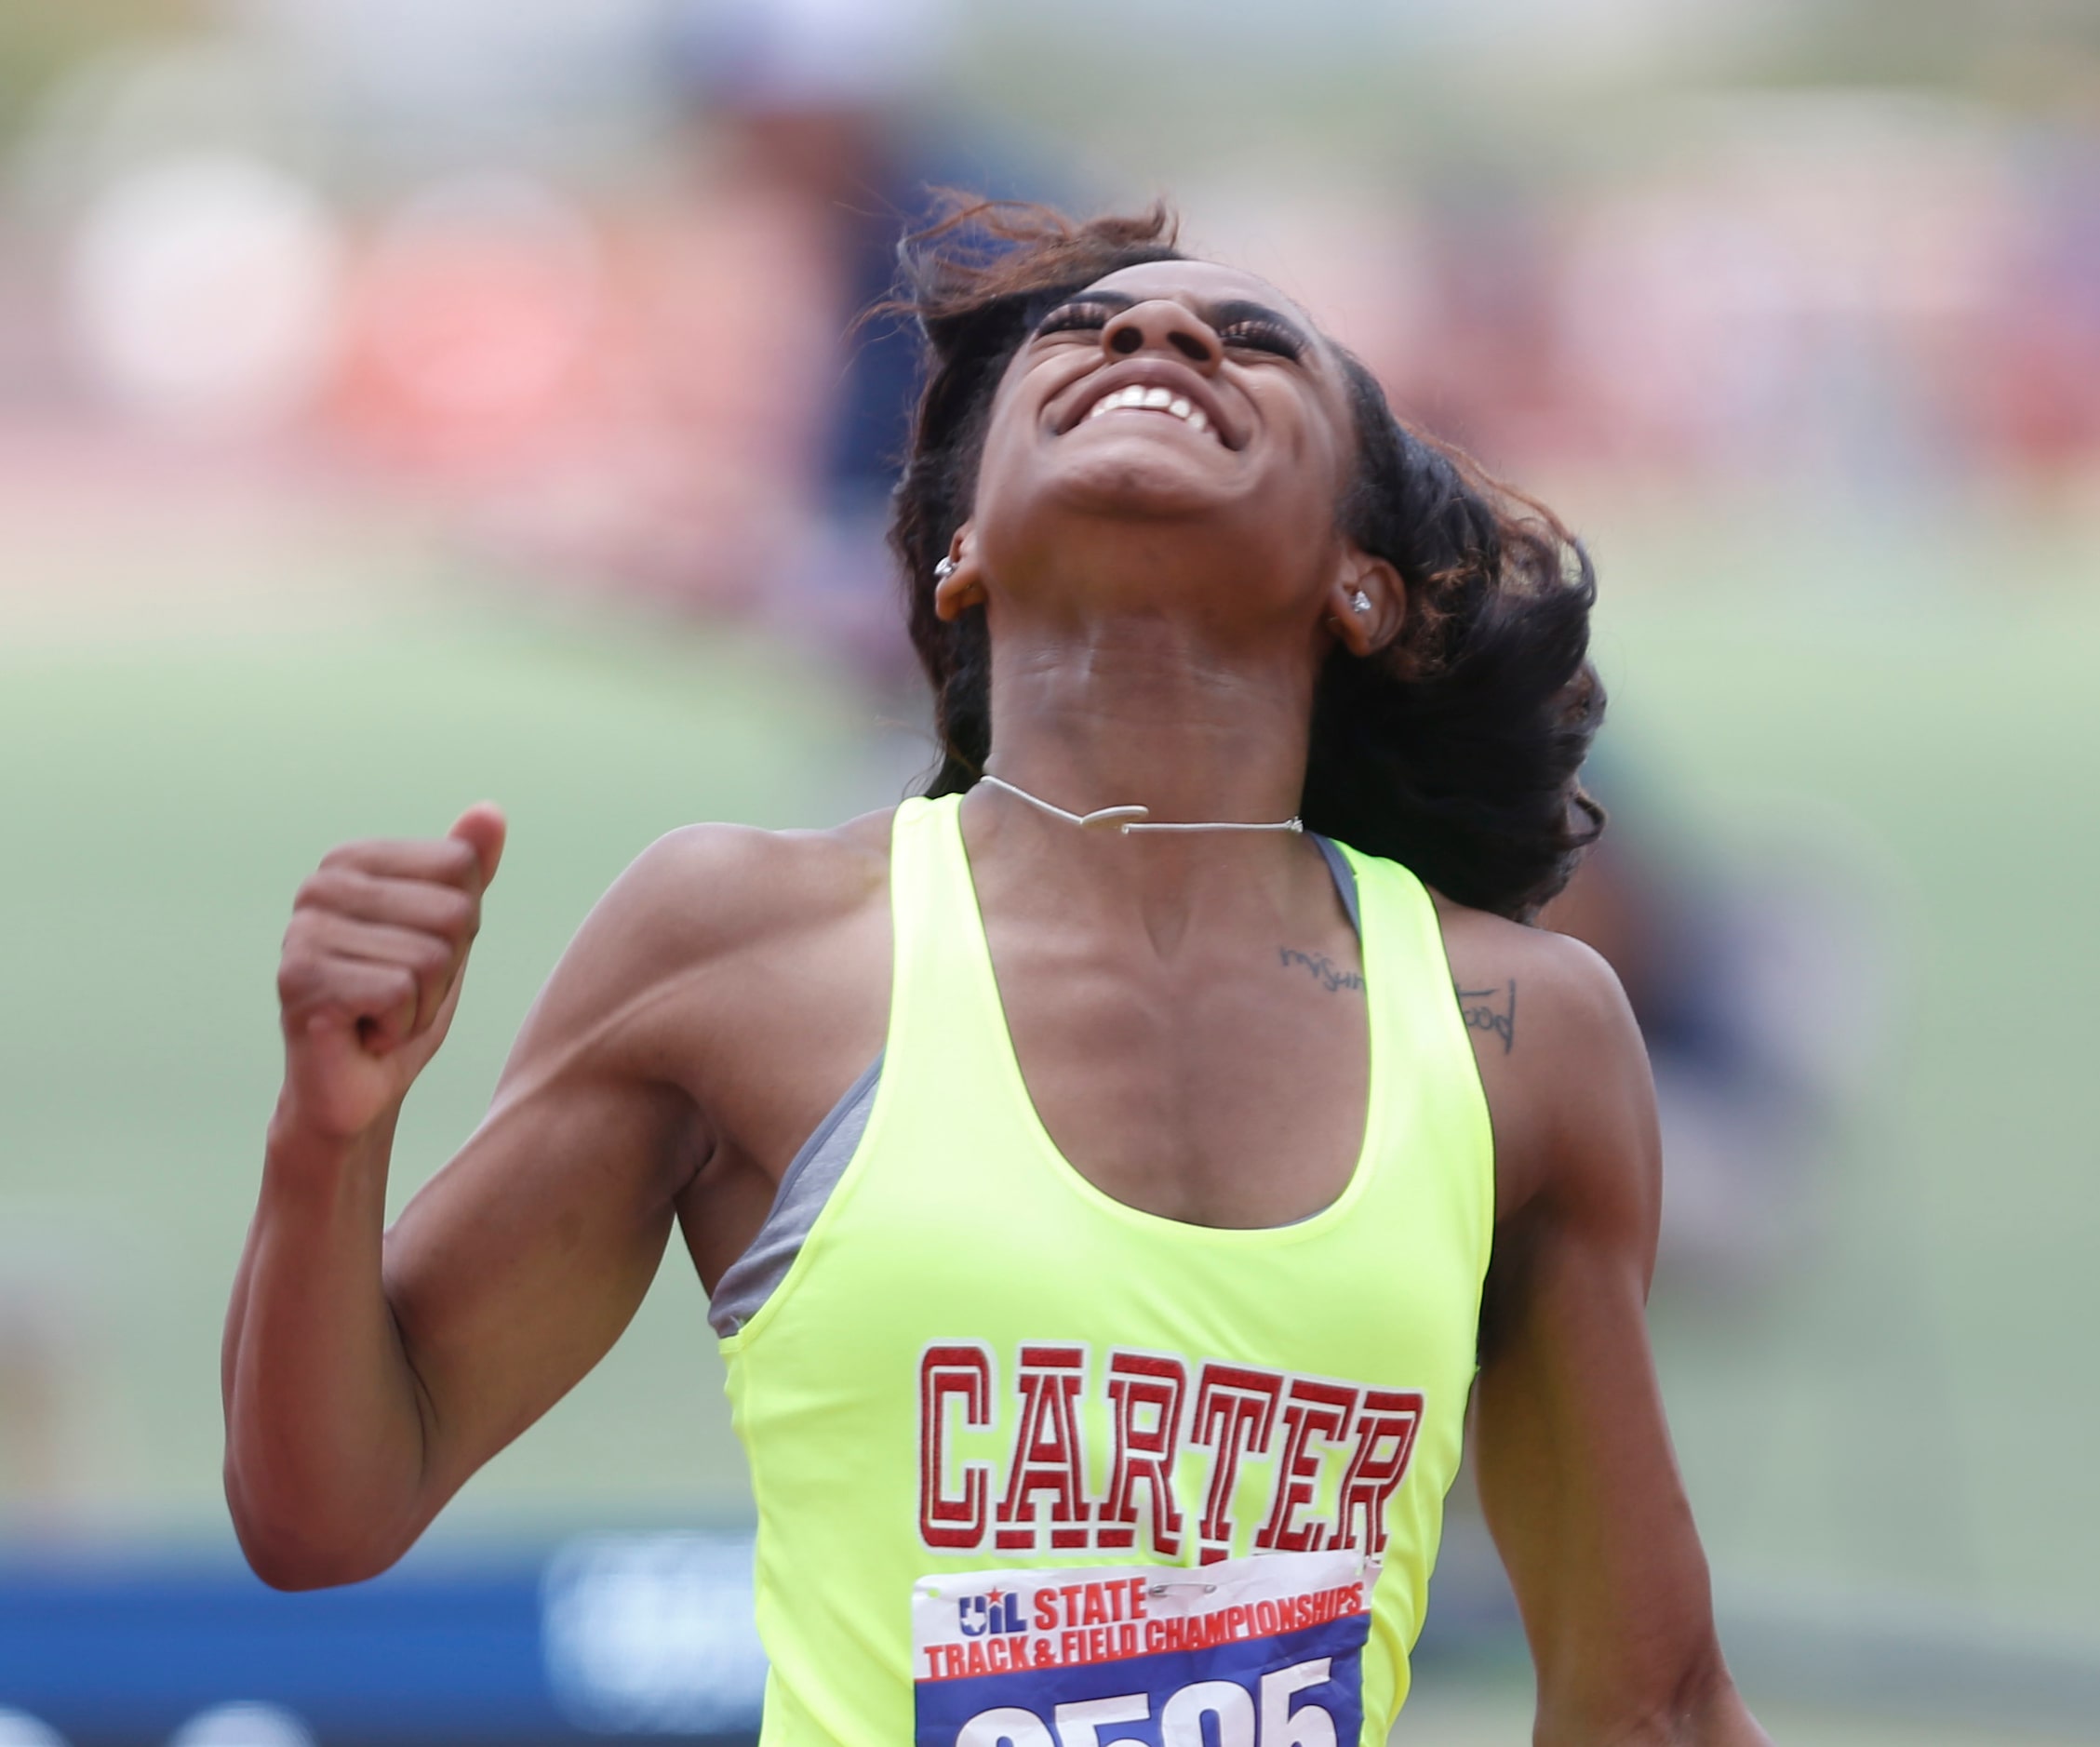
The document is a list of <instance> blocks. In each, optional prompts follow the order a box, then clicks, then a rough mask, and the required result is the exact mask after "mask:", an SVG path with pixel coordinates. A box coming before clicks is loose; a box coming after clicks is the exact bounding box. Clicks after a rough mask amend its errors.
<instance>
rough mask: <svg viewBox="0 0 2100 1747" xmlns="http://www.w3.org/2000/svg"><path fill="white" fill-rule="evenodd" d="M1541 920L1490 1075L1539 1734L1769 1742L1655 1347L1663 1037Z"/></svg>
mask: <svg viewBox="0 0 2100 1747" xmlns="http://www.w3.org/2000/svg"><path fill="white" fill-rule="evenodd" d="M1526 932H1527V933H1528V934H1529V937H1530V938H1529V939H1527V940H1522V941H1520V942H1518V941H1511V942H1510V943H1509V950H1512V951H1515V952H1517V953H1518V954H1520V955H1521V958H1522V960H1523V969H1522V971H1521V972H1520V973H1519V981H1520V984H1521V986H1522V988H1523V998H1524V1003H1525V1019H1526V1026H1527V1030H1526V1032H1525V1033H1524V1034H1523V1035H1522V1036H1521V1038H1520V1040H1519V1041H1518V1043H1517V1044H1516V1046H1515V1047H1514V1048H1513V1049H1511V1050H1510V1051H1509V1052H1508V1053H1507V1055H1506V1057H1505V1058H1503V1059H1502V1060H1499V1061H1498V1062H1496V1063H1495V1064H1494V1065H1493V1067H1492V1069H1491V1070H1490V1071H1488V1072H1486V1073H1485V1074H1484V1077H1485V1078H1486V1079H1488V1081H1489V1094H1490V1102H1491V1110H1492V1112H1493V1114H1494V1118H1495V1127H1496V1135H1497V1178H1498V1189H1501V1190H1502V1191H1504V1195H1503V1200H1502V1205H1501V1206H1500V1207H1499V1208H1498V1224H1497V1230H1496V1235H1495V1246H1494V1254H1493V1258H1492V1260H1491V1264H1490V1267H1489V1273H1488V1282H1487V1288H1486V1293H1485V1296H1484V1299H1483V1303H1482V1312H1481V1367H1480V1375H1479V1379H1478V1385H1477V1390H1476V1401H1475V1413H1476V1422H1475V1462H1476V1467H1477V1471H1478V1478H1479V1487H1480V1496H1481V1501H1482V1505H1483V1508H1484V1509H1485V1511H1486V1513H1487V1515H1488V1521H1489V1526H1490V1527H1491V1530H1492V1531H1493V1534H1494V1537H1495V1540H1496V1543H1497V1545H1498V1547H1499V1548H1500V1550H1501V1552H1502V1554H1503V1558H1504V1562H1505V1565H1506V1566H1507V1567H1508V1570H1509V1574H1510V1579H1511V1582H1512V1584H1513V1586H1514V1588H1515V1590H1516V1593H1517V1597H1518V1605H1519V1607H1520V1608H1521V1610H1522V1613H1523V1617H1524V1624H1525V1630H1526V1634H1527V1635H1528V1636H1529V1637H1530V1639H1531V1643H1532V1655H1533V1659H1534V1661H1535V1663H1536V1666H1537V1671H1538V1682H1539V1721H1538V1739H1539V1740H1541V1741H1542V1742H1544V1741H1555V1742H1558V1741H1570V1742H1578V1741H1579V1742H1587V1741H1598V1742H1603V1741H1620V1740H1701V1741H1706V1740H1713V1741H1719V1740H1731V1741H1732V1740H1759V1739H1761V1738H1760V1737H1759V1736H1758V1735H1757V1733H1756V1729H1755V1725H1754V1724H1751V1723H1750V1722H1749V1719H1748V1716H1747V1714H1746V1713H1744V1712H1743V1711H1742V1708H1741V1705H1740V1702H1739V1701H1738V1700H1736V1699H1735V1698H1734V1695H1733V1692H1732V1688H1731V1687H1730V1685H1729V1682H1728V1678H1727V1674H1726V1670H1725V1668H1724V1666H1723V1664H1722V1662H1721V1659H1720V1655H1719V1648H1718V1646H1717V1644H1716V1641H1715V1637H1714V1630H1713V1611H1712V1603H1711V1598H1710V1594H1709V1588H1708V1581H1707V1573H1706V1564H1705V1555H1704V1554H1703V1552H1702V1551H1701V1548H1700V1544H1699V1539H1698V1534H1697V1531H1696V1529H1695V1527H1693V1524H1692V1513H1691V1508H1690V1506H1689V1504H1688V1502H1687V1500H1686V1498H1685V1493H1684V1487H1683V1484H1682V1482H1681V1480H1680V1478H1679V1474H1678V1471H1677V1464H1676V1460H1675V1458H1674V1456H1673V1454H1672V1452H1671V1448H1670V1442H1669V1434H1668V1431H1667V1428H1666V1426H1665V1421H1664V1414H1663V1405H1662V1396H1661V1391H1660V1389H1659V1387H1658V1384H1657V1380H1656V1377H1655V1370H1654V1365H1653V1362H1652V1358H1651V1355H1650V1351H1649V1344H1648V1333H1647V1325H1646V1304H1647V1295H1648V1286H1649V1280H1650V1277H1651V1275H1652V1271H1653V1266H1654V1257H1655V1239H1656V1230H1657V1224H1658V1219H1659V1215H1660V1208H1661V1185H1662V1158H1661V1145H1660V1140H1659V1138H1658V1135H1657V1128H1656V1120H1655V1100H1654V1091H1653V1087H1652V1082H1651V1079H1650V1076H1649V1071H1648V1061H1647V1056H1646V1052H1645V1050H1644V1049H1643V1047H1642V1046H1641V1041H1640V1036H1639V1031H1638V1030H1637V1028H1636V1026H1635V1024H1634V1020H1633V1015H1632V1012H1631V1010H1630V1008H1629V1007H1627V1004H1626V1001H1625V995H1624V994H1623V993H1622V992H1621V990H1620V988H1619V985H1618V981H1617V980H1616V978H1615V977H1613V975H1612V972H1611V970H1610V968H1609V967H1607V966H1606V965H1605V964H1604V963H1603V961H1602V960H1601V959H1599V958H1598V957H1597V956H1596V954H1592V953H1590V952H1589V951H1588V950H1587V949H1586V948H1585V947H1582V946H1580V945H1577V944H1576V943H1574V942H1572V941H1569V940H1562V939H1560V938H1559V937H1558V936H1552V935H1543V934H1539V933H1537V932H1535V931H1526ZM1483 1068H1484V1069H1488V1068H1489V1064H1488V1062H1487V1061H1486V1060H1483Z"/></svg>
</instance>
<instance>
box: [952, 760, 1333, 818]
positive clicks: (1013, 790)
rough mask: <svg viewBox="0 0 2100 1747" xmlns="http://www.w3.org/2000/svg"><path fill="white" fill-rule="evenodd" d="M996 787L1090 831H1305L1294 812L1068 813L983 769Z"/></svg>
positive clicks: (1114, 810) (1146, 810)
mask: <svg viewBox="0 0 2100 1747" xmlns="http://www.w3.org/2000/svg"><path fill="white" fill-rule="evenodd" d="M978 780H979V781H980V782H988V783H990V784H991V785H992V786H993V787H994V788H995V789H1004V790H1005V791H1006V792H1007V793H1009V794H1015V795H1019V796H1020V797H1021V798H1022V799H1023V801H1026V802H1027V803H1028V805H1029V806H1030V807H1038V808H1040V809H1041V810H1042V811H1043V812H1046V813H1048V814H1050V816H1051V817H1052V818H1053V819H1062V820H1064V822H1065V823H1066V824H1068V825H1078V826H1081V827H1083V828H1084V829H1086V830H1089V831H1113V832H1117V833H1126V834H1127V833H1130V832H1133V831H1304V829H1305V821H1304V820H1302V819H1300V818H1298V817H1297V816H1296V815H1295V814H1293V815H1292V816H1291V818H1289V819H1279V820H1276V821H1275V822H1274V823H1273V824H1248V823H1245V822H1243V821H1241V820H1236V819H1220V820H1205V821H1203V822H1201V823H1197V824H1185V825H1184V824H1166V823H1160V824H1157V825H1156V824H1152V823H1150V822H1148V820H1147V818H1146V815H1148V814H1149V813H1150V812H1151V811H1152V809H1151V808H1150V807H1135V806H1133V807H1096V808H1095V809H1094V810H1093V811H1092V812H1090V813H1068V812H1066V811H1065V810H1064V809H1063V807H1053V806H1052V805H1051V804H1050V802H1048V801H1046V800H1044V799H1043V797H1042V796H1041V795H1039V794H1030V793H1028V791H1027V790H1026V789H1024V788H1023V787H1022V786H1021V785H1020V784H1019V783H1018V782H1009V781H1008V780H1006V779H1005V778H1004V777H995V776H994V775H992V773H991V772H990V771H988V770H987V771H986V772H985V773H984V774H983V776H982V777H980V778H979V779H978Z"/></svg>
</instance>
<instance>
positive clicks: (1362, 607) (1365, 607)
mask: <svg viewBox="0 0 2100 1747" xmlns="http://www.w3.org/2000/svg"><path fill="white" fill-rule="evenodd" d="M1349 605H1350V606H1351V607H1355V608H1356V609H1357V611H1358V612H1359V613H1368V612H1369V611H1370V610H1371V596H1370V595H1368V594H1366V593H1364V592H1363V590H1361V589H1358V590H1356V591H1355V592H1354V593H1352V594H1350V596H1349Z"/></svg>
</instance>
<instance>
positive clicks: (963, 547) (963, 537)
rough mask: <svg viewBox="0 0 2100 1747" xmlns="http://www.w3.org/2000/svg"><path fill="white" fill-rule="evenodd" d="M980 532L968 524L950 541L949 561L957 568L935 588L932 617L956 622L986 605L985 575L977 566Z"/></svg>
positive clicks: (935, 585)
mask: <svg viewBox="0 0 2100 1747" xmlns="http://www.w3.org/2000/svg"><path fill="white" fill-rule="evenodd" d="M976 553H977V530H976V528H974V527H971V525H970V523H968V522H965V523H964V524H963V525H962V526H961V527H958V528H956V534H955V538H954V539H953V540H950V541H949V542H948V560H949V563H950V564H951V565H952V566H953V568H952V569H950V570H949V572H948V574H947V575H946V576H944V577H943V578H942V579H941V580H939V581H938V582H936V583H934V585H933V614H934V617H935V618H937V619H942V620H946V621H947V622H949V623H951V624H952V623H954V622H955V621H956V620H958V619H960V618H961V617H962V616H963V614H965V613H966V612H968V611H969V610H970V608H971V607H982V606H983V604H984V573H983V571H982V570H981V569H979V568H978V567H977V556H976Z"/></svg>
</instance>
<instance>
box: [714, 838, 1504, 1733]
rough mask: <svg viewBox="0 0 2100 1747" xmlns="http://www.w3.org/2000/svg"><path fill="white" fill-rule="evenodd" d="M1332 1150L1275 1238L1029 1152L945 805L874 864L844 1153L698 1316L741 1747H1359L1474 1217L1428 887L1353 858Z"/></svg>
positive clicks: (1456, 1342) (1473, 1154) (1474, 1189)
mask: <svg viewBox="0 0 2100 1747" xmlns="http://www.w3.org/2000/svg"><path fill="white" fill-rule="evenodd" d="M1344 853H1345V854H1346V855H1347V857H1348V860H1349V862H1350V865H1351V867H1352V868H1353V870H1354V872H1355V874H1356V876H1357V887H1358V901H1359V915H1360V927H1361V930H1362V940H1363V959H1364V971H1365V985H1366V994H1367V998H1368V1000H1369V1004H1370V1007H1369V1011H1370V1034H1371V1094H1370V1111H1369V1117H1368V1121H1367V1124H1366V1128H1365V1134H1364V1140H1363V1151H1362V1154H1361V1155H1360V1157H1359V1158H1358V1163H1357V1167H1356V1170H1355V1173H1354V1175H1353V1176H1352V1178H1351V1179H1350V1181H1349V1184H1348V1187H1347V1188H1346V1189H1345V1190H1344V1193H1343V1194H1342V1195H1341V1196H1340V1198H1339V1199H1338V1200H1336V1201H1335V1202H1334V1203H1333V1204H1332V1205H1331V1206H1330V1207H1327V1208H1326V1209H1324V1210H1323V1211H1321V1212H1319V1213H1318V1214H1315V1215H1314V1216H1313V1217H1312V1218H1310V1219H1307V1220H1303V1221H1301V1222H1299V1223H1296V1224H1292V1225H1288V1226H1282V1227H1277V1228H1273V1229H1267V1230H1254V1231H1247V1230H1220V1229H1215V1228H1211V1227H1207V1226H1197V1225H1189V1224H1184V1223H1182V1222H1180V1221H1177V1220H1167V1219H1163V1218H1159V1217H1157V1216H1156V1215H1152V1214H1147V1213H1144V1212H1140V1211H1138V1210H1136V1209H1134V1208H1132V1207H1126V1206H1124V1205H1123V1204H1122V1203H1120V1202H1117V1201H1116V1200H1114V1199H1112V1198H1111V1197H1110V1196H1108V1195H1106V1194H1103V1193H1102V1192H1101V1191H1100V1190H1098V1189H1096V1188H1094V1187H1093V1186H1092V1185H1091V1184H1090V1183H1089V1182H1088V1181H1087V1180H1085V1179H1084V1178H1083V1177H1081V1176H1080V1175H1079V1174H1078V1173H1077V1171H1076V1170H1074V1169H1073V1167H1071V1165H1070V1164H1068V1163H1067V1162H1066V1161H1065V1160H1064V1159H1063V1156H1062V1155H1061V1154H1059V1153H1058V1151H1057V1149H1056V1147H1055V1146H1054V1145H1053V1144H1052V1142H1051V1140H1050V1136H1049V1135H1048V1133H1047V1132H1046V1131H1045V1129H1044V1127H1043V1126H1042V1123H1041V1121H1040V1119H1039V1118H1038V1117H1037V1114H1036V1112H1035V1108H1034V1106H1033V1104H1032V1103H1031V1102H1030V1100H1029V1098H1028V1094H1027V1091H1026V1089H1025V1087H1024V1086H1023V1081H1022V1077H1021V1072H1020V1068H1019V1066H1018V1065H1017V1063H1016V1061H1015V1058H1014V1053H1013V1047H1012V1044H1011V1042H1010V1037H1009V1034H1008V1031H1007V1026H1006V1020H1005V1015H1004V1013H1003V1012H1002V1010H1001V1007H1000V1004H999V995H998V991H997V987H996V983H995V981H994V978H993V971H992V963H991V957H990V954H989V953H988V951H987V950H986V947H985V943H984V932H983V925H982V921H981V918H980V914H979V912H978V908H977V899H976V892H975V888H974V887H973V885H972V883H971V879H970V866H969V861H968V859H967V857H966V855H965V852H964V848H963V841H962V833H961V827H960V824H959V820H958V814H957V799H956V797H948V798H945V799H943V800H939V801H907V802H905V803H904V804H903V806H902V807H899V809H898V811H897V816H896V822H895V825H894V828H893V835H892V840H891V850H890V857H891V860H890V889H891V912H892V916H893V922H894V928H895V970H894V985H893V990H892V995H891V1006H890V1012H889V1041H888V1046H887V1049H886V1051H885V1055H884V1058H883V1062H882V1070H881V1077H880V1080H879V1082H878V1084H877V1087H876V1092H875V1100H874V1105H873V1108H872V1110H871V1112H870V1113H869V1115H868V1119H867V1126H866V1128H865V1130H864V1132H863V1136H862V1139H861V1141H860V1144H859V1146H858V1148H857V1150H856V1151H855V1152H854V1153H853V1154H852V1156H851V1161H850V1163H849V1165H848V1167H847V1168H846V1170H845V1172H844V1174H843V1176H842V1177H841V1178H840V1179H839V1180H838V1183H837V1185H836V1188H835V1189H834V1190H833V1191H832V1192H831V1194H830V1197H829V1199H828V1201H826V1202H825V1204H824V1206H823V1211H822V1212H821V1213H820V1214H819V1215H818V1216H817V1218H816V1220H815V1221H814V1223H813V1224H812V1226H811V1227H810V1229H809V1234H808V1235H807V1237H806V1239H805V1240H804V1242H803V1243H802V1246H801V1248H800V1251H799V1253H798V1254H797V1255H796V1257H795V1259H794V1261H793V1263H792V1265H790V1266H789V1267H788V1268H787V1271H786V1273H785V1275H784V1277H782V1280H781V1281H780V1284H779V1285H778V1287H776V1288H775V1289H774V1290H773V1291H772V1293H771V1295H770V1296H769V1298H767V1299H766V1300H765V1301H764V1303H763V1304H762V1305H761V1306H760V1307H759V1308H758V1309H757V1310H756V1313H755V1314H753V1316H752V1317H751V1319H750V1321H748V1322H747V1323H745V1324H744V1326H743V1327H741V1328H739V1329H738V1330H737V1331H736V1332H735V1333H734V1334H732V1335H730V1336H729V1337H728V1338H727V1339H725V1340H723V1342H722V1352H723V1354H724V1356H725V1357H726V1359H727V1360H728V1363H729V1399H730V1401H731V1404H732V1406H733V1409H734V1416H735V1423H736V1427H737V1432H738V1434H739V1435H740V1436H741V1437H742V1440H743V1444H744V1447H745V1449H746V1451H747V1453H748V1455H749V1458H750V1461H751V1471H752V1485H753V1491H754V1495H755V1497H756V1504H757V1512H758V1537H757V1598H758V1601H757V1605H758V1626H759V1632H760V1635H761V1636H762V1638H763V1639H764V1641H765V1645H766V1649H767V1653H768V1656H769V1659H770V1663H771V1672H770V1674H769V1678H768V1683H767V1688H766V1711H765V1724H764V1731H763V1734H762V1736H761V1743H762V1747H811V1744H814V1743H826V1744H827V1747H828V1744H831V1743H837V1744H838V1747H878V1744H879V1747H898V1744H899V1743H902V1742H903V1741H905V1740H916V1741H917V1742H920V1743H932V1742H939V1743H941V1747H1202V1743H1204V1742H1205V1741H1215V1742H1217V1743H1219V1744H1220V1747H1293V1744H1294V1743H1295V1744H1298V1747H1334V1744H1336V1743H1339V1744H1340V1747H1349V1744H1350V1743H1361V1744H1362V1747H1379V1744H1381V1743H1383V1742H1384V1740H1385V1737H1386V1734H1387V1732H1388V1730H1389V1729H1390V1727H1391V1726H1392V1722H1393V1718H1394V1716H1395V1715H1396V1714H1397V1713H1398V1710H1399V1707H1400V1704H1401V1701H1402V1700H1404V1699H1405V1698H1406V1696H1407V1689H1408V1679H1409V1674H1408V1655H1409V1651H1410V1650H1411V1647H1412V1646H1413V1644H1414V1641H1415V1637H1416V1634H1418V1632H1419V1631H1420V1629H1421V1624H1422V1617H1423V1609H1424V1605H1425V1599H1426V1592H1427V1585H1428V1579H1429V1569H1430V1567H1431V1565H1432V1564H1433V1563H1434V1561H1435V1558H1436V1553H1437V1542H1438V1532H1439V1529H1440V1527H1441V1522H1442V1513H1443V1500H1444V1494H1445V1492H1446V1490H1447V1489H1448V1487H1450V1485H1451V1477H1452V1474H1453V1473H1454V1472H1455V1470H1456V1469H1457V1466H1458V1460H1459V1447H1460V1438H1461V1421H1462V1416H1463V1413H1464V1410H1465V1397H1466V1392H1467V1390H1468V1389H1469V1388H1470V1386H1471V1382H1472V1378H1473V1371H1474V1352H1475V1340H1476V1333H1477V1327H1478V1314H1479V1300H1480V1286H1481V1280H1482V1277H1483V1275H1484V1274H1485V1271H1486V1267H1487V1261H1488V1250H1489V1245H1490V1241H1491V1235H1492V1228H1493V1199H1494V1190H1493V1163H1492V1149H1491V1139H1490V1134H1489V1127H1488V1115H1487V1107H1486V1103H1485V1100H1484V1098H1483V1096H1482V1093H1481V1089H1480V1082H1479V1077H1478V1070H1477V1068H1476V1066H1475V1063H1474V1060H1473V1052H1472V1047H1471V1045H1470V1042H1469V1040H1468V1039H1467V1037H1466V1035H1465V1025H1464V1020H1463V1018H1462V1016H1461V1014H1460V1011H1459V1009H1458V1007H1457V1005H1456V1004H1455V1002H1454V1001H1453V1000H1452V997H1451V975H1450V971H1449V969H1448V968H1447V966H1446V962H1445V958H1444V951H1443V943H1442V937H1441V933H1440V930H1439V928H1438V922H1437V917H1436V913H1435V911H1434V909H1433V907H1432V904H1431V901H1430V899H1429V895H1428V893H1427V892H1426V891H1425V889H1424V887H1422V885H1421V883H1420V882H1419V881H1418V880H1416V879H1415V877H1414V876H1413V875H1412V874H1410V873H1408V872H1407V871H1406V870H1405V869H1404V868H1401V867H1399V866H1398V865H1397V864H1395V863H1393V862H1390V861H1384V860H1377V859H1375V858H1372V857H1368V856H1363V855H1359V854H1358V853H1356V852H1355V851H1353V850H1346V851H1344Z"/></svg>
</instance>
